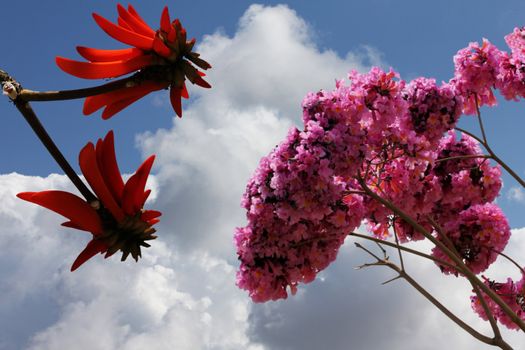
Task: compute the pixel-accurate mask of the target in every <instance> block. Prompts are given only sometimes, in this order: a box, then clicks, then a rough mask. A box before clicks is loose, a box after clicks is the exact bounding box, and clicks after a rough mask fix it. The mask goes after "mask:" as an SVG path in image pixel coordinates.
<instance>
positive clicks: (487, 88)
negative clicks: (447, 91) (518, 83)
mask: <svg viewBox="0 0 525 350" xmlns="http://www.w3.org/2000/svg"><path fill="white" fill-rule="evenodd" d="M503 57H504V54H503V52H501V51H500V50H499V49H498V48H497V47H496V46H494V45H493V44H491V43H490V42H489V41H488V40H487V39H483V43H482V45H481V46H480V45H479V44H478V43H470V44H469V46H468V47H466V48H464V49H461V50H459V51H458V53H457V54H456V55H455V56H454V64H455V71H454V78H453V79H452V80H451V81H450V83H451V85H453V86H454V87H455V88H456V89H457V90H458V93H459V94H460V95H461V96H463V97H464V99H465V105H464V107H463V113H465V114H475V113H476V104H477V105H478V106H483V105H487V106H494V105H495V104H496V98H495V96H494V92H493V90H492V89H493V87H494V86H495V85H496V83H497V79H498V75H499V68H500V63H501V60H502V59H503Z"/></svg>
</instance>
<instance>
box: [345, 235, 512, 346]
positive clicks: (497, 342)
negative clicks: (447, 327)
mask: <svg viewBox="0 0 525 350" xmlns="http://www.w3.org/2000/svg"><path fill="white" fill-rule="evenodd" d="M355 245H356V247H357V248H360V249H362V250H364V251H365V252H367V253H368V254H370V255H371V256H372V257H374V258H375V259H376V260H377V261H376V262H375V263H368V264H363V265H361V266H359V268H360V269H361V268H364V267H370V266H386V267H388V268H390V269H392V270H394V271H395V272H397V274H398V277H397V278H402V279H404V280H405V281H407V282H408V283H409V284H410V285H411V286H412V287H413V288H414V289H415V290H417V291H418V292H419V293H420V294H421V295H423V296H424V297H425V298H426V299H427V300H428V301H430V303H432V304H433V305H434V306H435V307H437V308H438V309H439V310H440V311H441V312H442V313H443V314H445V316H447V317H448V318H449V319H450V320H452V321H453V322H454V323H456V324H457V325H458V326H459V327H461V328H462V329H464V330H465V331H466V332H467V333H469V334H470V335H472V336H473V337H474V338H476V339H478V340H479V341H481V342H483V343H485V344H490V345H494V346H498V347H499V348H501V349H504V350H512V347H511V346H510V345H509V344H507V343H506V342H505V341H504V340H503V339H501V338H498V337H497V336H496V337H494V338H490V337H487V336H486V335H483V334H481V333H479V332H478V331H476V330H475V329H474V328H472V327H471V326H470V325H468V324H467V323H466V322H465V321H463V320H462V319H461V318H459V317H458V316H456V315H455V314H454V313H452V312H451V311H450V310H449V309H448V308H447V307H446V306H445V305H443V304H442V303H440V302H439V301H438V300H437V299H436V298H435V297H434V296H433V295H432V294H430V293H429V292H428V291H427V290H426V289H425V288H424V287H423V286H421V285H420V284H419V283H418V282H417V281H416V280H414V279H413V278H412V277H411V276H410V275H409V274H408V273H407V272H406V271H405V270H404V269H402V268H400V267H399V266H397V265H396V264H394V263H393V262H391V261H390V260H388V257H386V256H384V257H383V259H381V258H379V257H378V256H377V255H375V254H374V253H372V252H371V251H370V250H368V249H366V248H365V247H363V246H362V245H361V244H359V243H355Z"/></svg>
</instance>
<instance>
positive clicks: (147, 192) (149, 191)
mask: <svg viewBox="0 0 525 350" xmlns="http://www.w3.org/2000/svg"><path fill="white" fill-rule="evenodd" d="M150 194H151V190H146V191H144V196H143V197H142V206H144V203H146V201H147V200H148V197H149V195H150Z"/></svg>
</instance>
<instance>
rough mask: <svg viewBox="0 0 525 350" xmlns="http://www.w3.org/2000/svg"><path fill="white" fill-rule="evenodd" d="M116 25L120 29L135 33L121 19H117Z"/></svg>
mask: <svg viewBox="0 0 525 350" xmlns="http://www.w3.org/2000/svg"><path fill="white" fill-rule="evenodd" d="M117 23H118V25H119V26H120V27H122V28H124V29H127V30H129V31H130V32H135V31H134V30H133V28H131V26H130V25H129V24H128V22H126V21H125V20H124V19H123V18H122V17H119V18H117Z"/></svg>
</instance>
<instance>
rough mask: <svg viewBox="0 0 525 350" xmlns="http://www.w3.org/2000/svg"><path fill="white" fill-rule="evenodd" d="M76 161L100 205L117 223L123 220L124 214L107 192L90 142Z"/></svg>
mask: <svg viewBox="0 0 525 350" xmlns="http://www.w3.org/2000/svg"><path fill="white" fill-rule="evenodd" d="M78 159H79V164H80V169H81V170H82V173H83V174H84V176H85V178H86V180H87V182H88V183H89V185H90V186H91V188H92V189H93V191H94V192H95V194H96V195H97V196H98V197H99V199H100V201H101V202H102V205H103V206H104V207H105V208H106V209H107V210H109V212H110V213H111V214H112V215H113V217H114V218H115V220H117V221H119V222H120V221H122V220H124V212H123V211H122V209H121V208H120V207H119V205H118V204H117V202H116V201H115V199H114V198H113V195H112V194H111V192H110V191H109V189H108V187H107V185H106V183H105V181H104V178H103V177H102V174H101V173H100V169H99V168H98V164H97V159H96V153H95V147H94V146H93V144H92V143H91V142H90V143H88V144H87V145H86V146H84V148H82V150H81V151H80V154H79V156H78Z"/></svg>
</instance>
